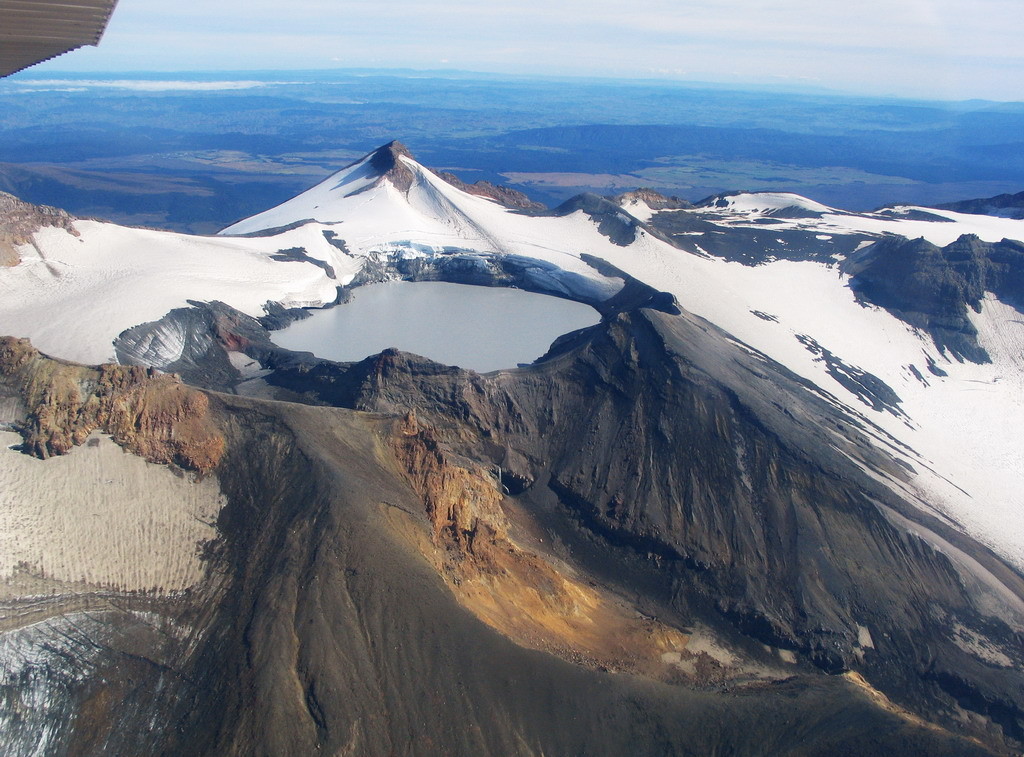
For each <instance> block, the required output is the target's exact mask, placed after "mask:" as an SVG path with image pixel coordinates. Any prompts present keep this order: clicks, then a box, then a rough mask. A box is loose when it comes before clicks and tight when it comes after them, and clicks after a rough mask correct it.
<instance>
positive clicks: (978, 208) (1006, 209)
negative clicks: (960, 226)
mask: <svg viewBox="0 0 1024 757" xmlns="http://www.w3.org/2000/svg"><path fill="white" fill-rule="evenodd" d="M935 207H936V208H938V209H940V210H954V211H956V212H957V213H977V214H980V215H986V216H1000V217H1002V218H1024V192H1017V194H1001V195H996V196H995V197H986V198H984V199H978V200H961V201H960V202H947V203H945V204H943V205H936V206H935Z"/></svg>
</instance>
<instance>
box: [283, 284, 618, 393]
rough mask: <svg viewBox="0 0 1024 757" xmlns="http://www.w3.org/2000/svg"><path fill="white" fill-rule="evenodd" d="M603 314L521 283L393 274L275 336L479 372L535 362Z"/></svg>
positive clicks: (355, 356)
mask: <svg viewBox="0 0 1024 757" xmlns="http://www.w3.org/2000/svg"><path fill="white" fill-rule="evenodd" d="M599 320H600V315H599V314H598V312H597V311H596V310H594V309H593V308H592V307H590V306H589V305H583V304H581V303H578V302H572V301H570V300H563V299H560V298H558V297H550V296H548V295H543V294H536V293H534V292H526V291H523V290H522V289H506V288H503V287H481V286H468V285H465V284H448V283H446V282H437V281H422V282H415V283H413V282H407V281H392V282H388V283H385V284H370V285H367V286H362V287H359V288H357V289H356V290H355V291H353V293H352V299H351V300H350V301H349V302H348V303H346V304H344V305H339V306H338V307H334V308H328V309H327V310H322V311H317V312H314V313H313V315H312V316H311V317H309V318H306V319H304V320H301V321H295V322H294V323H292V324H291V325H289V326H288V327H287V328H284V329H282V330H280V331H277V332H274V334H273V340H274V342H275V343H276V344H277V345H279V346H281V347H285V348H287V349H290V350H305V351H307V352H312V353H313V354H314V355H316V356H317V357H322V358H326V359H328V360H340V361H354V360H362V359H363V358H365V357H367V356H368V355H374V354H376V353H378V352H381V351H382V350H385V349H387V348H388V347H397V348H398V349H400V350H404V351H406V352H414V353H416V354H417V355H422V356H424V357H428V358H430V359H431V360H436V361H437V362H439V363H445V364H447V365H457V366H459V367H461V368H471V369H473V370H475V371H479V372H481V373H482V372H486V371H493V370H497V369H499V368H514V367H515V366H516V365H517V364H519V363H531V362H533V361H534V360H536V359H537V358H538V357H540V356H541V355H543V354H544V353H545V352H547V349H548V347H549V346H550V345H551V342H553V341H554V340H555V339H556V338H557V337H559V336H561V335H562V334H565V333H567V332H569V331H574V330H575V329H580V328H584V327H586V326H593V325H594V324H595V323H597V322H598V321H599Z"/></svg>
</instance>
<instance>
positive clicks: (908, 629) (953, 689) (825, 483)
mask: <svg viewBox="0 0 1024 757" xmlns="http://www.w3.org/2000/svg"><path fill="white" fill-rule="evenodd" d="M270 380H271V381H272V382H274V383H277V384H279V385H281V386H284V387H288V388H292V389H294V390H295V391H299V392H302V393H304V394H305V395H306V396H309V397H317V398H319V399H321V400H322V401H327V402H331V403H339V404H345V405H348V406H350V407H355V408H359V409H364V410H374V411H384V412H392V413H393V412H404V411H405V410H406V409H408V408H415V409H416V412H417V414H418V415H419V416H420V417H421V418H425V419H426V421H427V422H428V423H431V424H433V425H435V426H436V427H437V428H438V429H439V430H440V432H441V433H442V434H444V435H445V437H446V438H447V439H449V440H450V441H451V443H452V444H453V445H455V447H456V449H458V450H459V451H460V452H461V453H463V454H465V455H467V456H468V457H470V458H473V459H478V460H481V459H483V460H490V461H492V462H493V463H495V464H499V465H501V466H502V467H503V470H504V471H505V473H506V475H507V476H508V478H509V480H514V481H515V482H518V483H517V488H518V489H521V490H522V493H521V494H520V495H519V498H520V500H522V501H523V502H524V503H525V504H524V506H526V507H529V508H533V509H534V511H535V512H538V513H546V515H544V516H543V517H545V518H547V520H546V522H547V523H548V524H549V528H551V529H554V530H555V531H556V532H557V533H558V538H559V539H560V540H563V541H564V543H565V544H567V545H568V548H569V550H570V552H572V553H573V554H574V555H576V556H577V559H579V560H581V562H582V563H583V564H584V565H586V567H587V569H589V570H591V571H593V574H594V575H601V576H604V577H605V578H606V579H608V580H620V581H623V582H625V584H624V588H623V590H624V591H635V590H636V587H637V586H647V587H648V588H647V590H646V593H645V596H646V597H647V601H649V602H650V603H651V605H650V606H651V610H650V612H651V613H652V614H657V615H658V617H659V618H674V619H676V622H678V623H681V624H684V625H688V624H690V623H694V622H701V623H706V624H709V625H711V626H713V627H717V628H719V629H724V630H723V633H734V634H735V633H739V634H740V635H741V636H744V637H747V638H749V639H753V640H757V641H758V642H761V643H764V644H768V645H771V646H773V647H780V648H783V649H788V650H792V651H794V652H795V653H797V654H798V655H799V656H800V657H801V658H802V659H803V660H805V661H807V662H808V663H810V664H811V665H814V666H816V667H817V668H819V669H821V670H822V671H824V672H826V673H832V674H834V673H838V672H841V671H844V670H856V671H858V672H860V673H862V674H863V675H864V676H865V677H866V678H867V679H868V680H869V681H870V682H871V683H872V684H873V685H875V686H877V687H878V688H880V689H882V690H883V691H884V692H885V693H886V694H887V695H889V696H890V697H891V698H893V699H895V700H896V701H898V702H899V703H901V704H902V705H904V706H907V707H910V708H911V709H912V710H914V711H916V712H918V713H921V714H924V715H925V716H926V717H927V718H929V719H938V720H939V721H941V722H945V723H953V722H954V721H955V720H956V717H957V716H956V711H957V709H956V708H957V707H958V706H959V707H965V706H968V705H966V704H965V703H967V702H974V703H975V705H974V706H973V707H970V709H974V710H975V711H976V712H979V713H981V714H982V715H983V716H985V717H988V718H991V719H992V721H993V722H998V723H999V726H998V728H997V731H999V732H1000V733H1001V734H1002V736H1001V737H1000V738H1006V739H1008V743H1011V744H1012V743H1016V740H1017V739H1018V731H1017V730H1016V729H1017V728H1018V727H1019V725H1018V723H1019V722H1021V719H1022V718H1024V695H1022V694H1021V693H1020V692H1021V689H1020V688H1019V687H1020V684H1021V676H1020V672H1019V670H1020V667H1019V666H1020V665H1021V664H1022V663H1024V657H1022V655H1021V652H1020V639H1019V636H1018V635H1017V634H1016V633H1015V632H1014V631H1013V630H1012V628H1011V625H1007V624H1006V622H1004V621H1005V620H1010V621H1011V623H1012V624H1016V625H1017V627H1020V625H1019V623H1020V621H1021V619H1024V604H1022V601H1021V597H1024V582H1022V581H1021V578H1020V577H1019V576H1018V575H1017V574H1016V573H1015V572H1014V571H1013V570H1011V569H1009V568H1008V567H1007V566H1006V565H1005V564H1003V563H1002V562H1000V561H999V560H998V559H996V558H995V557H994V556H993V555H992V554H991V553H989V552H988V551H987V550H985V549H984V548H982V547H980V546H978V545H977V544H974V543H973V542H971V540H970V539H969V538H967V537H964V536H963V535H961V534H959V533H957V532H954V531H952V530H951V529H950V528H948V527H946V526H945V525H944V524H942V523H940V522H938V521H936V520H934V519H932V518H930V517H928V516H926V515H923V514H922V513H921V512H920V511H919V510H918V509H917V508H916V507H915V506H912V505H910V504H908V503H907V502H905V501H903V500H902V499H901V498H900V497H899V496H898V495H897V494H896V493H895V492H894V490H893V489H890V488H889V487H886V486H884V485H882V484H880V483H879V482H878V481H877V480H876V478H875V477H874V476H869V475H868V474H867V473H865V472H864V471H865V470H870V471H874V472H875V476H881V477H883V478H886V477H887V478H891V479H893V480H899V479H900V478H902V477H903V476H904V475H905V472H904V470H903V468H902V466H900V465H898V464H897V463H896V462H895V461H894V460H893V459H892V458H891V457H890V456H889V455H888V454H887V453H886V452H885V451H884V449H883V447H882V446H880V441H879V440H878V439H870V438H869V437H868V436H867V435H866V433H865V432H866V431H870V429H869V428H867V427H866V426H864V421H863V420H862V419H858V418H856V417H854V416H850V415H848V414H846V413H845V412H843V411H841V410H840V409H838V408H837V406H836V405H835V404H833V401H832V400H831V398H829V397H828V396H823V395H820V394H818V393H816V392H815V391H814V390H813V389H812V387H811V386H810V385H808V384H807V383H806V382H804V381H803V380H801V379H799V378H798V377H796V376H794V375H792V374H790V373H788V372H787V371H786V370H785V369H783V368H781V367H780V366H778V365H777V364H774V363H772V362H771V361H770V360H768V359H766V358H764V357H763V356H760V355H757V354H756V353H751V352H750V351H749V350H746V349H743V348H741V347H738V346H736V345H734V344H733V343H731V342H729V341H728V340H727V339H725V338H724V335H723V334H722V333H721V332H720V331H718V330H717V329H716V328H714V327H712V326H710V325H708V324H706V323H704V322H702V321H700V320H699V319H696V318H693V317H692V316H688V315H685V314H683V315H680V316H672V315H667V314H662V313H657V312H654V311H649V310H642V311H633V312H625V313H621V314H619V315H617V316H615V317H613V318H610V319H607V320H606V321H605V322H604V323H602V324H600V325H598V326H595V327H593V328H591V329H589V330H584V331H582V332H577V333H576V334H575V335H573V336H571V337H567V338H565V339H563V340H562V341H561V342H560V343H559V345H558V350H556V351H554V352H553V354H551V355H549V356H548V357H547V358H546V359H545V360H544V361H543V362H541V363H539V364H537V365H535V366H532V367H530V368H529V369H525V370H521V371H514V372H507V373H499V374H496V375H494V376H486V377H482V376H477V375H475V374H472V373H467V372H462V371H458V370H454V369H451V368H445V367H443V366H438V365H436V364H433V363H430V362H429V361H424V360H422V359H418V358H414V357H413V356H409V355H405V354H403V353H397V352H393V351H392V352H387V353H384V354H382V355H380V356H377V357H375V358H371V359H369V360H367V361H363V362H362V363H360V364H357V365H356V366H352V367H351V368H346V367H344V366H334V367H330V366H322V368H320V367H318V369H316V370H315V371H301V372H297V371H293V370H290V369H284V370H279V371H278V372H277V373H276V374H275V375H274V376H272V377H271V379H270ZM876 435H877V432H876ZM854 461H856V462H854ZM905 518H910V519H912V520H914V521H916V522H917V523H918V524H919V525H918V526H915V527H914V529H912V530H911V529H908V528H907V527H906V526H905V525H902V524H903V523H905V521H904V520H902V519H905ZM921 534H926V535H930V536H926V537H924V536H922V535H921ZM940 543H942V544H946V545H947V546H945V547H943V549H942V551H939V550H937V549H936V548H935V547H934V546H933V544H940ZM963 555H970V558H964V557H963ZM975 559H976V560H978V561H979V564H980V565H981V566H983V567H981V568H979V569H978V570H975V569H974V568H970V567H968V566H969V565H971V564H972V560H975ZM614 577H617V579H616V578H614ZM627 577H628V578H627ZM1000 583H1001V584H1002V586H1003V588H1000V589H995V590H994V591H995V592H996V593H997V594H998V593H1002V596H1003V597H1004V600H1005V601H1006V602H1008V603H1009V604H1004V605H1002V608H1003V609H1002V610H1000V611H999V612H998V613H997V614H995V615H993V613H992V611H991V610H990V609H985V608H986V606H987V605H986V603H987V602H988V601H989V599H991V598H992V597H993V596H995V595H994V594H993V589H992V588H991V587H992V586H994V585H998V584H1000ZM625 586H628V587H632V588H630V589H627V588H625ZM986 587H988V588H986ZM983 597H987V598H983ZM1007 597H1012V599H1007ZM1002 601H1003V600H1000V602H1002ZM1014 618H1016V620H1013V619H1014ZM862 629H868V630H869V633H870V638H871V639H873V642H872V643H871V644H870V646H865V644H866V642H864V641H863V634H864V631H863V630H862ZM957 629H959V630H957ZM967 638H970V639H983V641H981V642H979V644H980V646H979V647H977V648H982V647H984V648H989V649H992V650H999V651H998V653H997V654H998V655H1002V657H1000V659H1004V660H1006V661H1008V662H1007V665H1006V666H992V665H990V664H988V663H986V662H985V660H984V659H983V655H982V656H981V657H979V656H978V655H976V654H974V653H972V652H971V651H969V650H970V649H971V646H970V645H968V644H965V643H964V639H967ZM988 645H991V646H988ZM1009 661H1012V662H1009ZM958 671H959V672H958ZM954 675H955V680H956V681H957V682H958V683H954V682H953V681H952V679H950V678H949V676H954ZM1015 687H1017V688H1015ZM1014 692H1015V693H1014ZM986 703H987V704H986ZM993 713H995V714H993ZM989 736H991V734H989Z"/></svg>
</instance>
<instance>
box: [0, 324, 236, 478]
mask: <svg viewBox="0 0 1024 757" xmlns="http://www.w3.org/2000/svg"><path fill="white" fill-rule="evenodd" d="M0 377H2V378H3V380H4V381H5V382H6V383H8V384H9V385H10V386H12V387H13V388H14V389H15V390H16V391H18V392H19V393H20V394H21V396H22V399H23V401H24V403H25V405H26V406H27V408H28V417H27V419H26V421H25V422H24V424H23V425H22V426H21V428H20V429H19V431H20V432H21V434H22V436H23V437H24V439H25V444H24V447H25V450H26V451H27V452H29V453H31V454H33V455H36V456H38V457H41V458H44V459H45V458H47V457H49V456H51V455H61V454H64V453H66V452H68V451H69V450H70V449H71V448H72V447H73V446H77V445H81V444H82V443H84V442H85V440H86V439H87V438H88V437H89V435H90V434H91V433H92V432H93V431H96V430H102V431H104V432H106V433H108V434H110V435H111V436H112V437H113V438H114V440H115V441H116V442H117V443H118V444H121V445H122V446H124V447H125V448H127V449H129V450H130V451H132V452H134V453H135V454H137V455H139V456H141V457H143V458H145V459H147V460H149V461H151V462H158V463H169V464H174V465H177V466H180V467H182V468H184V469H187V470H194V471H197V472H199V473H208V472H210V471H212V470H213V469H214V468H216V467H217V464H218V463H219V462H220V458H221V455H222V454H223V452H224V439H223V437H222V436H221V435H220V433H219V432H218V431H217V428H216V425H215V424H214V422H213V420H212V419H211V417H210V414H209V401H208V399H207V397H206V395H204V394H203V393H201V392H199V391H196V390H195V389H191V388H189V387H187V386H185V385H184V384H182V383H181V381H180V379H178V377H177V376H173V375H169V374H160V373H156V372H153V371H151V370H147V369H145V368H140V367H136V366H122V365H101V366H98V367H96V368H89V367H86V366H81V365H75V364H73V363H67V362H64V361H60V360H53V359H50V358H47V357H45V356H44V355H42V354H40V353H39V351H38V350H36V349H35V348H34V347H32V345H31V344H30V343H29V342H28V340H25V339H14V338H11V337H4V338H2V339H0Z"/></svg>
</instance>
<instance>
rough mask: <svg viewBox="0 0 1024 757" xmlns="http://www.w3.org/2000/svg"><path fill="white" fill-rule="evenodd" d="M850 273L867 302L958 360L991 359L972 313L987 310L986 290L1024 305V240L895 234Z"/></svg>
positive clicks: (851, 263) (849, 266)
mask: <svg viewBox="0 0 1024 757" xmlns="http://www.w3.org/2000/svg"><path fill="white" fill-rule="evenodd" d="M843 271H844V272H845V273H846V274H847V275H849V276H850V286H851V288H853V289H854V291H855V292H856V293H857V295H858V296H859V297H861V298H863V299H864V300H866V301H867V302H870V303H872V304H874V305H878V306H879V307H883V308H886V309H887V310H889V311H890V312H892V313H893V314H894V315H896V316H897V317H898V318H900V319H902V320H904V321H906V322H907V323H909V324H910V325H911V326H914V327H916V328H919V329H923V330H925V331H927V332H928V333H929V334H930V335H931V337H932V339H933V340H934V341H935V346H936V347H938V348H939V349H940V350H942V351H943V352H948V353H949V354H951V355H952V356H953V357H955V358H956V359H958V360H964V359H966V360H971V361H973V362H975V363H985V362H988V360H989V356H988V353H986V352H985V349H984V348H983V347H982V346H981V345H979V344H978V332H977V329H976V328H975V327H974V325H973V324H972V323H971V321H970V318H969V317H968V308H970V309H971V310H973V311H975V312H976V313H980V312H981V305H982V301H983V300H984V298H985V293H986V292H992V293H993V294H994V295H995V296H996V297H998V298H999V299H1001V300H1003V301H1005V302H1007V303H1009V304H1012V305H1015V306H1016V307H1018V308H1021V307H1024V243H1021V242H1017V241H1012V240H1008V239H1004V240H1003V241H1001V242H997V243H990V242H983V241H982V240H981V239H979V238H978V237H976V236H973V235H964V236H962V237H960V238H959V239H958V240H956V241H955V242H953V243H952V244H949V245H946V246H945V247H939V246H937V245H934V244H932V243H930V242H928V241H926V240H924V239H914V240H909V239H903V238H900V237H888V238H886V239H883V240H882V241H880V242H877V243H876V244H873V245H871V246H870V247H867V248H865V249H864V250H863V251H862V252H860V253H858V254H856V255H854V256H851V257H850V258H849V259H848V260H847V261H845V263H844V264H843Z"/></svg>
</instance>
